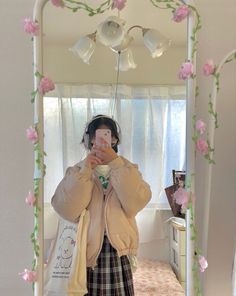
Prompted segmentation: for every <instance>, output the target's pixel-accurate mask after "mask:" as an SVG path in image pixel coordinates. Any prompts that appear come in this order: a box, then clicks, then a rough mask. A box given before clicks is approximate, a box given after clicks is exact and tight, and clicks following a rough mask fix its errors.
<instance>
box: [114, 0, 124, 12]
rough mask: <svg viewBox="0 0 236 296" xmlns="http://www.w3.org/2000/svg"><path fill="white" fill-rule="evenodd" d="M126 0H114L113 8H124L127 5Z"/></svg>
mask: <svg viewBox="0 0 236 296" xmlns="http://www.w3.org/2000/svg"><path fill="white" fill-rule="evenodd" d="M125 3H126V0H113V3H112V9H114V8H117V9H118V10H122V9H123V8H124V7H125Z"/></svg>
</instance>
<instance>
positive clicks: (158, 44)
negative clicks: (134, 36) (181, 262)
mask: <svg viewBox="0 0 236 296" xmlns="http://www.w3.org/2000/svg"><path fill="white" fill-rule="evenodd" d="M143 42H144V45H145V46H146V47H147V48H148V49H149V51H150V52H151V55H152V57H153V58H156V57H160V56H161V55H162V54H163V53H164V51H166V49H167V48H168V47H169V46H170V45H171V40H170V39H167V38H165V37H164V36H163V35H162V34H161V33H160V32H159V31H157V30H154V29H143Z"/></svg>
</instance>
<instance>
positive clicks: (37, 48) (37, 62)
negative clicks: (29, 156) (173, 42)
mask: <svg viewBox="0 0 236 296" xmlns="http://www.w3.org/2000/svg"><path fill="white" fill-rule="evenodd" d="M48 1H50V0H36V2H35V5H34V11H33V19H34V20H37V23H38V24H39V27H40V28H42V23H43V8H44V6H45V4H46V3H47V2H48ZM143 1H144V0H143ZM145 1H148V0H145ZM151 2H152V1H151ZM181 2H182V3H183V4H187V5H193V1H191V0H185V1H183V0H181ZM154 9H158V8H157V7H156V8H155V6H154ZM194 24H195V15H194V14H193V13H191V14H190V15H189V16H188V18H187V56H186V60H189V61H191V62H192V63H193V66H194V73H196V71H195V69H196V57H195V53H194V56H192V55H193V47H194V41H193V40H192V39H191V36H192V33H193V28H194ZM33 41H34V42H33V71H34V89H37V87H38V84H39V81H40V77H39V76H38V75H35V73H36V72H39V73H41V74H43V36H42V31H41V30H40V31H39V34H38V35H37V36H36V37H35V38H34V40H33ZM186 87H187V96H186V101H187V107H186V123H187V124H186V176H187V180H192V182H191V191H192V192H195V190H194V178H193V177H192V176H193V173H194V171H195V146H194V142H193V141H192V137H193V135H194V128H193V126H192V118H193V116H194V114H195V91H196V90H195V79H187V80H186ZM34 124H35V125H37V132H38V143H39V151H35V168H34V180H36V181H37V180H38V183H37V186H38V196H37V206H38V213H37V215H35V225H36V226H37V227H38V230H37V231H38V235H37V239H38V246H39V250H38V256H36V255H35V265H36V267H37V281H36V282H35V284H34V295H35V296H42V295H43V278H44V272H43V269H44V263H43V249H44V241H43V237H44V231H43V229H44V221H43V217H44V210H43V209H44V200H43V196H44V188H43V181H44V180H43V178H44V172H43V170H42V169H40V165H37V161H39V159H40V164H41V165H42V167H44V153H43V151H44V139H43V130H44V129H43V128H44V127H43V96H42V95H40V94H39V93H37V94H36V96H35V99H34ZM190 224H191V212H190V210H189V209H187V211H186V266H185V268H186V288H185V295H186V296H193V295H194V280H193V271H192V266H193V256H194V254H193V253H194V241H192V240H191V235H192V229H191V227H190Z"/></svg>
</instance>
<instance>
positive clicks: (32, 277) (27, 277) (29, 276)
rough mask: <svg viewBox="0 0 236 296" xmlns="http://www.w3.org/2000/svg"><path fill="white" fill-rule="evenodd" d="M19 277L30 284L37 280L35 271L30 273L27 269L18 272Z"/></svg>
mask: <svg viewBox="0 0 236 296" xmlns="http://www.w3.org/2000/svg"><path fill="white" fill-rule="evenodd" d="M19 275H20V276H21V277H22V279H23V280H24V281H26V282H29V283H32V282H35V281H36V280H37V273H36V272H35V271H31V270H28V269H25V270H24V271H23V272H20V273H19Z"/></svg>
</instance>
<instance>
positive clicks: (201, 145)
mask: <svg viewBox="0 0 236 296" xmlns="http://www.w3.org/2000/svg"><path fill="white" fill-rule="evenodd" d="M196 145H197V150H198V151H199V152H200V153H201V154H202V155H206V154H207V153H208V149H209V147H208V144H207V142H206V141H205V140H204V139H202V138H200V139H198V140H197V144H196Z"/></svg>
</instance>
